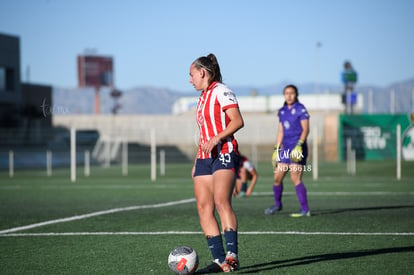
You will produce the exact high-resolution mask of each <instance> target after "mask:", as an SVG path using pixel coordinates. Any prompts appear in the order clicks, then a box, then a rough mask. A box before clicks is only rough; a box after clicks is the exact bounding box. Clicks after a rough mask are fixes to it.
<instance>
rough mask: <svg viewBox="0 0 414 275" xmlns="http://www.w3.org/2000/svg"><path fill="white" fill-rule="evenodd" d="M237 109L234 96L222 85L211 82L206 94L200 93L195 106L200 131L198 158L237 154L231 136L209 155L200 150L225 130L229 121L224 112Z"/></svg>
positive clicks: (234, 142)
mask: <svg viewBox="0 0 414 275" xmlns="http://www.w3.org/2000/svg"><path fill="white" fill-rule="evenodd" d="M238 107H239V104H238V103H237V99H236V95H235V94H234V93H233V92H232V91H231V90H230V89H229V88H228V87H227V86H225V85H224V84H222V83H218V82H213V83H212V84H211V85H210V87H209V88H208V89H207V91H206V92H202V93H201V95H200V97H199V99H198V104H197V124H198V128H199V130H200V140H199V145H198V153H199V154H198V158H201V159H206V158H211V157H216V156H218V154H219V153H231V152H233V151H235V152H238V151H237V141H236V140H235V139H234V136H233V135H231V136H229V137H227V138H226V139H223V140H220V142H219V143H218V144H217V146H216V147H215V148H214V149H213V150H212V151H211V153H210V154H205V153H203V151H202V150H201V145H202V144H204V143H205V142H206V141H208V140H210V139H211V138H213V137H214V136H216V135H217V134H218V133H221V132H222V131H223V130H224V129H226V127H227V125H228V123H229V122H230V119H229V117H228V116H227V115H226V113H225V111H226V110H227V109H230V108H238Z"/></svg>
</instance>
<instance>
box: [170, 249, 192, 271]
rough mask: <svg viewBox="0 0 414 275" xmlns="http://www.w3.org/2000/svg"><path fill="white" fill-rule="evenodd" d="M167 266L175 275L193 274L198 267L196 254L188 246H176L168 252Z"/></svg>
mask: <svg viewBox="0 0 414 275" xmlns="http://www.w3.org/2000/svg"><path fill="white" fill-rule="evenodd" d="M168 266H169V267H170V269H171V270H172V271H173V272H175V274H179V275H190V274H193V273H194V272H195V271H196V269H197V267H198V254H197V252H196V251H195V250H194V249H193V248H191V247H189V246H178V247H176V248H174V249H173V250H172V251H171V252H170V255H169V256H168Z"/></svg>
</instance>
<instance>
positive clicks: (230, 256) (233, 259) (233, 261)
mask: <svg viewBox="0 0 414 275" xmlns="http://www.w3.org/2000/svg"><path fill="white" fill-rule="evenodd" d="M226 262H227V263H228V264H229V265H230V266H231V267H232V269H233V270H236V269H238V268H239V266H240V263H239V257H237V254H236V253H233V252H231V251H227V255H226Z"/></svg>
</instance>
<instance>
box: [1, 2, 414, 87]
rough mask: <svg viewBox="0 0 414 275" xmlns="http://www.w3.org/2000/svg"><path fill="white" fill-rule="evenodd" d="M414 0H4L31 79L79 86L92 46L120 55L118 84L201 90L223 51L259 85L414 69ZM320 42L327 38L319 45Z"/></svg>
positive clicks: (409, 73)
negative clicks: (195, 68)
mask: <svg viewBox="0 0 414 275" xmlns="http://www.w3.org/2000/svg"><path fill="white" fill-rule="evenodd" d="M413 11H414V1H410V0H363V1H361V0H347V1H330V0H315V1H312V0H302V1H299V0H292V1H280V0H273V1H272V0H269V1H260V0H257V1H253V0H252V1H247V0H234V1H233V0H227V1H226V0H222V1H216V0H210V1H189V0H183V1H180V0H175V1H172V0H171V1H168V0H165V1H161V0H136V1H134V0H122V1H110V0H71V1H67V0H1V1H0V32H1V33H5V34H11V35H15V36H18V37H20V43H21V44H20V45H21V49H20V51H21V71H22V77H21V78H22V80H23V81H26V80H27V73H26V72H27V68H28V67H29V68H30V75H29V80H30V82H33V83H42V84H49V85H53V86H59V87H76V86H77V72H76V57H77V55H78V54H84V53H85V49H95V51H96V52H97V54H101V55H109V56H113V58H114V66H115V68H114V69H115V85H116V86H117V87H118V88H119V89H121V90H122V89H129V88H133V87H135V86H143V85H144V86H148V85H150V86H155V87H165V88H169V89H172V90H176V91H191V90H192V86H191V85H190V84H189V82H188V81H189V76H188V70H189V66H190V64H191V62H192V61H194V59H196V58H197V57H199V56H201V55H206V54H208V53H210V52H213V53H215V54H216V56H217V58H218V60H219V63H220V66H221V69H222V74H223V80H224V82H225V83H227V84H228V85H230V86H239V85H247V86H253V87H260V86H266V85H271V84H276V83H279V82H281V81H291V82H293V83H308V82H317V83H327V84H340V83H341V82H340V78H339V74H340V72H341V70H342V66H343V62H344V61H345V60H350V61H351V62H352V64H353V65H354V67H355V69H356V70H357V71H358V73H359V82H360V83H361V84H373V85H377V86H387V85H389V84H391V83H393V82H398V81H401V80H406V79H409V78H413V77H414V31H413V26H414V16H413ZM318 42H320V43H321V47H317V44H318Z"/></svg>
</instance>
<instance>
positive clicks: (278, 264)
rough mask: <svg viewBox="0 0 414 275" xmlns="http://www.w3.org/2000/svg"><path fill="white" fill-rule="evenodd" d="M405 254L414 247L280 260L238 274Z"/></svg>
mask: <svg viewBox="0 0 414 275" xmlns="http://www.w3.org/2000/svg"><path fill="white" fill-rule="evenodd" d="M403 252H414V246H407V247H391V248H380V249H370V250H362V251H355V252H342V253H329V254H321V255H314V256H306V257H300V258H294V259H287V260H280V261H271V262H267V263H260V264H255V265H250V266H244V267H241V268H240V269H239V272H238V273H245V274H248V273H257V272H261V271H268V270H273V269H277V268H283V267H290V266H297V265H306V264H313V263H317V262H322V261H333V260H341V259H351V258H358V257H366V256H373V255H380V254H388V253H403Z"/></svg>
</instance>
